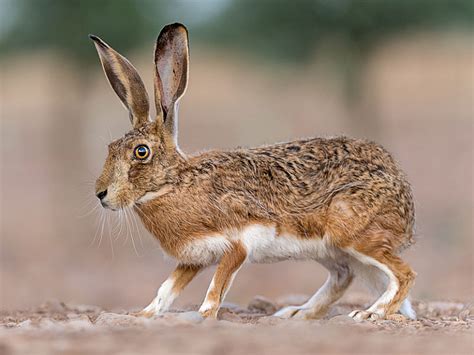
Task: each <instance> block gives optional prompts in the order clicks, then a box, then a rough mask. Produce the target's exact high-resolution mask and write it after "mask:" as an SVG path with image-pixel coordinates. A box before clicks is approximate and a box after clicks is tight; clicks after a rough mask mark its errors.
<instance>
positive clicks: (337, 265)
mask: <svg viewBox="0 0 474 355" xmlns="http://www.w3.org/2000/svg"><path fill="white" fill-rule="evenodd" d="M93 39H94V40H95V41H96V43H97V41H100V42H99V44H100V43H103V42H102V41H101V40H99V39H97V38H96V37H94V38H93ZM97 47H98V50H99V53H100V54H101V59H102V61H103V62H104V61H105V63H106V64H104V65H103V67H104V70H105V71H106V73H107V71H108V70H110V65H108V64H107V63H108V59H107V58H110V57H113V60H114V61H117V58H118V60H120V58H122V57H118V56H111V55H110V54H108V53H107V52H106V53H105V54H104V53H101V52H103V51H104V48H105V49H107V48H110V47H108V45H105V44H102V45H97ZM187 48H188V47H187V32H186V30H185V29H184V27H183V26H182V25H179V24H175V25H170V26H167V27H165V29H164V30H163V31H162V33H161V34H160V37H159V38H158V41H157V47H156V50H155V66H156V72H155V76H156V78H155V100H156V106H157V117H156V119H155V120H153V121H151V120H149V119H147V118H143V115H142V113H143V112H148V102H146V106H147V107H146V108H145V107H141V106H140V105H145V101H144V100H143V98H144V97H147V94H146V92H145V93H143V92H142V91H144V88H143V89H142V88H140V85H129V84H123V85H119V84H115V85H114V84H112V87H113V88H114V89H115V90H116V91H117V89H116V87H118V88H119V89H120V90H122V91H119V92H117V93H118V95H119V97H120V98H121V99H122V101H123V102H124V104H125V105H126V106H127V107H128V108H129V110H130V112H131V117H138V118H132V123H133V124H134V129H133V130H132V131H130V132H128V133H127V134H126V135H125V136H124V137H123V138H120V139H118V140H116V141H114V142H112V143H111V144H110V145H109V154H108V157H107V159H106V162H105V166H104V170H103V172H102V175H101V176H100V178H99V179H98V181H97V186H96V188H97V192H101V191H106V193H107V196H106V197H105V198H104V199H102V203H103V204H104V206H106V207H109V208H112V209H119V208H122V207H124V206H134V208H135V210H136V212H137V213H138V215H139V216H140V217H141V220H142V222H143V223H144V225H145V226H146V228H147V229H148V230H149V231H150V232H151V233H152V234H153V235H154V236H155V237H156V238H157V239H158V240H159V242H160V244H161V246H162V248H163V250H164V251H165V252H166V253H167V254H169V255H171V256H173V257H174V258H176V259H177V260H178V261H180V262H181V264H180V265H179V266H178V268H177V271H175V273H174V274H173V275H174V276H173V275H172V276H171V277H170V279H169V282H171V283H172V284H173V287H172V289H173V292H174V294H178V293H179V291H180V290H181V289H182V288H183V287H184V286H185V285H186V284H187V283H188V282H189V281H191V279H192V278H193V277H194V275H195V274H196V273H197V272H198V270H200V269H201V268H203V267H206V266H208V265H210V264H213V263H219V266H218V268H217V271H216V275H215V276H214V278H213V282H212V285H211V287H210V289H209V291H208V294H207V296H206V300H205V302H204V304H203V306H202V307H201V312H202V313H203V314H204V315H205V316H212V317H215V316H216V314H217V310H218V308H219V306H220V303H221V302H222V299H223V297H224V295H225V292H226V291H227V290H228V288H229V286H230V283H231V280H232V279H233V277H234V276H235V274H236V272H237V270H238V269H239V268H240V266H241V265H242V263H243V262H244V261H245V260H246V259H247V256H248V254H249V253H251V252H252V250H249V249H250V247H249V245H250V244H249V243H247V244H246V243H244V242H243V240H244V238H243V237H242V235H241V234H242V233H241V232H242V231H244V230H245V228H246V227H249V226H253V225H256V226H268V230H273V229H271V228H274V229H275V232H274V234H275V236H276V238H278V237H281V238H287V237H288V236H292V237H294V238H299V239H301V240H308V241H310V242H311V241H314V243H317V242H318V241H319V242H318V243H319V244H318V245H319V248H320V249H321V250H323V251H324V255H318V256H316V255H315V256H314V259H315V260H318V261H320V262H321V263H322V264H323V265H324V266H326V267H327V268H328V269H329V271H330V278H329V279H328V281H327V283H326V284H325V286H323V288H322V289H321V290H320V291H319V292H318V293H317V294H316V295H315V296H313V298H312V300H310V301H308V303H307V304H306V307H304V306H302V307H300V308H293V309H288V310H282V311H280V312H279V313H278V315H279V316H295V315H296V314H299V315H300V316H303V317H315V316H320V315H321V313H322V311H326V310H327V307H328V306H329V305H330V304H331V303H332V302H334V301H335V300H337V299H338V298H339V297H340V296H341V295H342V293H343V292H344V291H345V289H346V288H347V287H348V286H349V285H350V283H351V280H352V278H353V270H355V269H356V268H355V264H356V263H359V264H365V265H366V266H371V267H372V266H374V265H375V266H376V267H377V266H378V269H379V271H380V272H381V273H382V274H384V275H385V276H384V277H388V279H389V280H392V281H393V282H392V286H393V287H395V288H396V290H395V294H394V295H391V294H390V295H389V294H388V293H387V294H385V296H384V295H382V297H381V298H380V299H379V301H380V302H378V303H377V302H376V303H375V304H374V308H369V310H368V311H358V312H356V313H354V314H353V316H354V317H355V318H367V317H371V316H374V317H385V316H387V315H389V314H392V313H394V312H396V311H398V309H399V307H400V304H401V303H402V302H403V301H404V300H405V299H406V297H407V295H408V291H409V288H410V287H411V285H412V283H413V279H414V275H415V274H414V272H413V271H412V270H411V269H410V267H409V266H408V265H407V264H406V263H404V262H403V261H402V260H401V259H400V257H399V253H400V251H401V250H403V249H404V248H406V247H407V246H409V245H410V244H411V243H412V242H413V224H414V206H413V198H412V194H411V189H410V185H409V183H408V182H407V180H406V178H405V175H404V174H403V172H402V171H401V169H400V168H399V166H398V165H397V164H396V162H395V161H394V159H393V158H392V156H391V155H390V154H389V153H388V152H387V151H386V150H385V149H384V148H382V147H381V146H380V145H378V144H376V143H372V142H369V141H365V140H358V139H351V138H346V137H337V138H327V139H326V138H311V139H305V140H299V141H294V142H289V143H280V144H275V145H270V146H264V147H259V148H251V149H236V150H232V151H208V152H204V153H201V154H197V155H189V156H187V155H185V154H183V153H182V152H181V151H180V150H179V148H178V146H177V139H176V137H177V132H176V126H177V124H176V122H177V101H178V100H179V98H180V97H181V96H182V95H183V93H184V90H185V88H186V83H187V70H188V52H187ZM110 50H111V49H110ZM113 53H116V52H115V51H114V52H113ZM127 63H128V62H127ZM130 66H131V65H130ZM130 66H128V65H127V66H126V65H122V66H120V65H118V66H117V67H122V68H126V69H127V72H121V73H118V74H117V73H115V75H110V74H108V75H107V76H108V78H109V80H110V79H111V78H112V79H113V80H119V81H120V80H121V79H120V78H122V77H131V78H132V79H133V80H131V79H127V80H128V82H130V81H134V82H136V77H139V76H138V74H137V73H135V72H133V73H132V74H129V73H128V72H129V71H130ZM167 66H168V67H167ZM108 68H109V69H108ZM131 68H133V67H131ZM170 68H171V69H172V70H171V69H170ZM127 73H128V74H127ZM167 73H168V74H167ZM170 73H172V74H170ZM177 73H178V74H177ZM168 75H171V76H168ZM163 76H166V77H165V78H164V77H163ZM183 80H184V81H183ZM163 86H165V88H164V87H163ZM123 90H125V92H124V91H123ZM137 91H139V92H138V93H137ZM123 97H125V99H123ZM134 98H137V99H136V101H135V100H134ZM135 112H138V113H139V114H137V113H135ZM140 144H145V145H147V146H148V147H149V149H150V151H151V154H150V156H149V158H147V159H145V160H139V159H136V158H135V157H134V153H133V152H134V148H135V147H136V146H137V145H140ZM262 228H265V227H262ZM291 240H292V239H291V238H290V239H288V241H289V243H291ZM293 240H294V239H293ZM257 243H258V240H257ZM307 244H308V243H306V244H304V243H302V245H307ZM309 244H311V243H309ZM315 245H316V244H315ZM266 248H271V247H268V246H266ZM301 248H303V247H301ZM288 250H290V248H288ZM290 254H291V253H290ZM301 255H304V253H299V254H298V256H301ZM292 257H295V258H297V256H296V254H295V255H293V254H292V255H288V257H287V258H288V259H291V258H292ZM305 257H307V255H306V256H305ZM180 275H181V276H180ZM182 275H185V276H182ZM163 292H164V291H163ZM167 292H168V293H169V292H171V291H167ZM387 292H388V291H387ZM384 297H385V298H384ZM154 302H158V300H156V299H155V300H154ZM151 306H152V305H150V306H149V307H147V309H145V310H144V313H142V314H148V315H151V314H154V313H156V312H155V311H154V310H156V309H157V308H156V307H155V308H154V307H151ZM308 307H309V308H308ZM311 307H312V308H311ZM160 310H161V308H160Z"/></svg>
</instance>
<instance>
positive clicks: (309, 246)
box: [239, 224, 331, 263]
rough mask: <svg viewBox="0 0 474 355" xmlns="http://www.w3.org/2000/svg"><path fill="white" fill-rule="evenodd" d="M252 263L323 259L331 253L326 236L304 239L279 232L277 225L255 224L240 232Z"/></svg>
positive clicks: (240, 237)
mask: <svg viewBox="0 0 474 355" xmlns="http://www.w3.org/2000/svg"><path fill="white" fill-rule="evenodd" d="M239 240H241V241H242V243H243V244H244V246H245V248H246V249H247V253H248V256H247V258H248V261H249V262H252V263H271V262H276V261H282V260H307V259H313V260H314V259H322V258H324V257H326V256H328V254H329V253H330V249H331V248H329V246H328V244H327V242H326V240H325V238H322V239H320V238H317V239H316V238H311V239H302V238H298V237H296V236H294V235H288V234H280V235H278V234H277V231H276V227H275V226H266V225H261V224H254V225H250V226H247V227H245V228H244V229H242V230H241V231H240V232H239Z"/></svg>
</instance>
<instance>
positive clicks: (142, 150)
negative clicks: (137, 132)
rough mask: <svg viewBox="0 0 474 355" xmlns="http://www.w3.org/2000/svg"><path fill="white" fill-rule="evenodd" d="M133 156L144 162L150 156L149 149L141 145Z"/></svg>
mask: <svg viewBox="0 0 474 355" xmlns="http://www.w3.org/2000/svg"><path fill="white" fill-rule="evenodd" d="M134 154H135V158H137V159H140V160H144V159H146V158H148V156H149V155H150V148H148V147H147V146H146V145H144V144H141V145H139V146H137V147H136V148H135V151H134Z"/></svg>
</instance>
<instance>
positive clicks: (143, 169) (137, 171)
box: [128, 164, 150, 190]
mask: <svg viewBox="0 0 474 355" xmlns="http://www.w3.org/2000/svg"><path fill="white" fill-rule="evenodd" d="M149 170H150V169H149V167H148V166H147V165H145V164H137V165H134V166H131V167H130V170H129V172H128V182H129V183H130V184H131V185H132V186H133V188H134V189H137V190H140V189H146V188H147V186H146V185H147V183H148V182H149V181H150V171H149Z"/></svg>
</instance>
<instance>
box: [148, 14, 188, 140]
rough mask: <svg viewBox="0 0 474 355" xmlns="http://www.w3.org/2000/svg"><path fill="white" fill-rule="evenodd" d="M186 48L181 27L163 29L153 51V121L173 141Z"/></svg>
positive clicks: (185, 78)
mask: <svg viewBox="0 0 474 355" xmlns="http://www.w3.org/2000/svg"><path fill="white" fill-rule="evenodd" d="M188 69H189V44H188V31H187V29H186V27H184V25H182V24H180V23H174V24H171V25H167V26H165V27H164V28H163V29H162V30H161V32H160V35H159V36H158V39H157V40H156V47H155V105H156V114H157V121H161V122H163V123H164V125H163V129H164V130H165V131H166V132H167V133H168V134H170V135H171V136H172V137H173V139H174V141H175V143H176V140H177V131H178V128H177V125H178V101H179V99H180V98H181V97H182V96H183V95H184V92H185V91H186V87H187V85H188Z"/></svg>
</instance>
